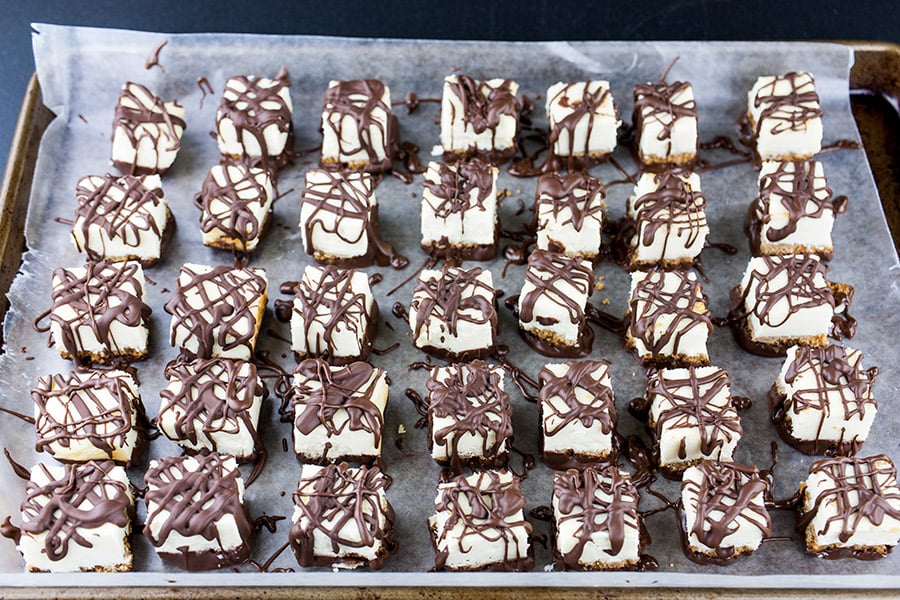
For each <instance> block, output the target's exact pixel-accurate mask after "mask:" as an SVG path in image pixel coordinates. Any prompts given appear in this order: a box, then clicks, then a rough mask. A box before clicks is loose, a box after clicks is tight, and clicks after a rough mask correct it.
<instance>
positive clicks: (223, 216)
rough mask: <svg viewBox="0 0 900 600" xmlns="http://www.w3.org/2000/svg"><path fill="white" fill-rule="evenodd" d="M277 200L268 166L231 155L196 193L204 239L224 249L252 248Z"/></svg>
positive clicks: (207, 243)
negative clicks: (245, 161) (246, 161)
mask: <svg viewBox="0 0 900 600" xmlns="http://www.w3.org/2000/svg"><path fill="white" fill-rule="evenodd" d="M274 201H275V193H274V191H273V188H272V175H271V173H270V172H269V171H267V170H266V169H261V168H258V167H248V166H247V165H245V164H243V163H239V162H236V161H232V160H229V159H226V160H224V161H223V162H222V163H221V164H218V165H215V166H213V167H212V168H211V169H210V170H209V174H207V176H206V180H205V181H204V182H203V187H202V188H201V190H200V193H199V194H197V195H196V196H194V206H196V207H197V208H199V209H200V231H201V232H202V233H203V243H204V244H205V245H207V246H210V247H212V248H219V249H221V250H232V251H234V252H252V251H253V250H255V249H256V247H257V246H258V245H259V240H260V239H261V238H262V236H263V234H264V233H265V231H266V230H267V229H268V227H269V218H270V217H271V216H272V203H273V202H274Z"/></svg>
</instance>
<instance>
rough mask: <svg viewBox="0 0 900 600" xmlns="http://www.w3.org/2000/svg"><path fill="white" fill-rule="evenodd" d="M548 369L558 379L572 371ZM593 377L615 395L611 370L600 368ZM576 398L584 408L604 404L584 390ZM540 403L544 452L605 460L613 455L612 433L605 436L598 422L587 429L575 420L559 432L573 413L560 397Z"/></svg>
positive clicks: (577, 391) (560, 367) (559, 366)
mask: <svg viewBox="0 0 900 600" xmlns="http://www.w3.org/2000/svg"><path fill="white" fill-rule="evenodd" d="M545 368H546V369H547V370H549V371H550V372H551V373H553V375H555V376H556V377H565V376H566V373H568V372H569V369H570V368H571V367H570V365H569V363H557V364H548V365H546V367H545ZM590 377H591V379H593V380H594V381H596V382H597V383H598V384H599V385H601V386H603V387H604V388H607V389H609V391H610V393H612V386H611V383H610V377H609V368H608V367H603V366H601V367H598V368H597V369H596V370H594V371H593V372H592V373H591V375H590ZM574 394H575V400H576V401H577V402H578V404H580V405H582V406H598V405H600V404H601V403H600V402H598V399H597V397H595V396H594V395H593V394H592V393H591V392H589V391H588V390H586V389H585V388H583V387H581V386H576V387H575V388H574ZM541 402H542V403H543V404H544V406H543V407H542V412H543V415H544V418H543V421H542V423H541V435H543V437H544V451H545V452H562V453H565V452H568V451H573V452H575V453H577V454H591V455H596V456H603V455H606V454H609V453H610V452H611V451H612V449H613V431H610V432H609V433H603V427H602V424H601V422H600V420H599V419H594V420H593V422H592V423H591V424H590V425H589V426H585V425H584V423H582V421H581V420H580V419H573V420H572V421H570V422H569V423H568V424H566V425H564V426H563V427H562V428H560V427H559V424H560V423H562V422H563V420H564V419H565V418H566V416H567V415H568V414H569V413H570V412H571V411H572V409H570V408H569V407H568V405H567V404H566V402H565V400H564V399H563V398H561V397H560V396H550V397H547V398H542V399H541ZM613 423H614V424H615V420H613ZM548 431H553V432H554V433H553V435H548V433H547V432H548Z"/></svg>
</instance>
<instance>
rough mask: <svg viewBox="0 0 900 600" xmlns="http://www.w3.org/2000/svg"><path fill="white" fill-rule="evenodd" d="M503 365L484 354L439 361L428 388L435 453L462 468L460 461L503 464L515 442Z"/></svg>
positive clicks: (491, 465) (477, 464) (456, 468)
mask: <svg viewBox="0 0 900 600" xmlns="http://www.w3.org/2000/svg"><path fill="white" fill-rule="evenodd" d="M503 380H504V369H503V367H501V366H499V365H489V364H487V363H486V362H484V361H481V360H474V361H472V362H470V363H460V364H453V365H448V366H446V367H435V368H434V369H432V370H431V375H430V376H429V378H428V381H427V382H426V383H425V387H426V388H427V390H428V434H429V445H430V447H431V456H432V458H434V460H435V461H437V462H438V463H439V464H442V465H450V467H451V468H452V469H453V470H454V471H457V472H458V471H459V470H460V467H461V466H462V465H468V466H471V467H476V468H477V467H481V468H499V467H505V466H506V465H507V463H508V462H509V448H510V444H512V434H513V429H512V404H511V403H510V401H509V395H508V394H507V393H506V392H505V391H504V389H503Z"/></svg>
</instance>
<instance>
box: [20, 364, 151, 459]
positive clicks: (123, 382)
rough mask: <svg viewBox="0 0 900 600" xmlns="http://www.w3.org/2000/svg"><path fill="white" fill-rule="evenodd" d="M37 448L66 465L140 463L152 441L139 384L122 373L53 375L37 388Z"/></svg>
mask: <svg viewBox="0 0 900 600" xmlns="http://www.w3.org/2000/svg"><path fill="white" fill-rule="evenodd" d="M31 399H32V400H33V401H34V430H35V433H36V435H37V442H36V444H35V449H36V450H37V451H38V452H47V453H48V454H50V455H52V456H53V458H55V459H57V460H60V461H63V462H84V461H87V460H113V461H115V462H117V463H120V464H130V463H132V462H137V461H138V460H139V459H140V455H141V453H142V451H143V449H144V447H145V444H146V442H147V433H146V430H145V426H146V422H145V420H146V416H145V414H144V406H143V404H142V403H141V394H140V391H139V390H138V384H137V381H135V379H134V376H133V375H131V374H130V373H127V372H125V371H122V370H120V369H110V370H100V369H81V370H77V371H72V372H71V373H68V374H65V375H63V374H57V375H47V376H45V377H41V378H40V379H38V382H37V385H36V386H35V388H34V389H33V390H31Z"/></svg>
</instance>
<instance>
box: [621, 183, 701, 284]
mask: <svg viewBox="0 0 900 600" xmlns="http://www.w3.org/2000/svg"><path fill="white" fill-rule="evenodd" d="M625 211H626V212H625V214H626V217H627V218H628V220H629V221H630V222H631V223H633V224H634V234H633V236H632V237H631V239H630V240H629V241H628V247H629V254H628V261H629V266H630V267H632V268H642V267H648V266H653V265H659V266H662V267H664V268H672V267H675V268H680V267H690V266H691V264H693V262H694V259H696V258H697V257H698V256H700V253H701V252H702V251H703V247H704V245H705V244H706V236H707V235H709V225H708V223H707V221H706V197H705V196H704V195H703V192H702V191H701V190H700V176H699V175H697V174H696V173H691V172H689V171H668V170H667V171H662V172H660V173H644V174H642V175H641V177H640V179H638V181H637V184H635V186H634V194H633V195H632V196H630V197H629V198H628V201H627V204H626V209H625Z"/></svg>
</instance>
